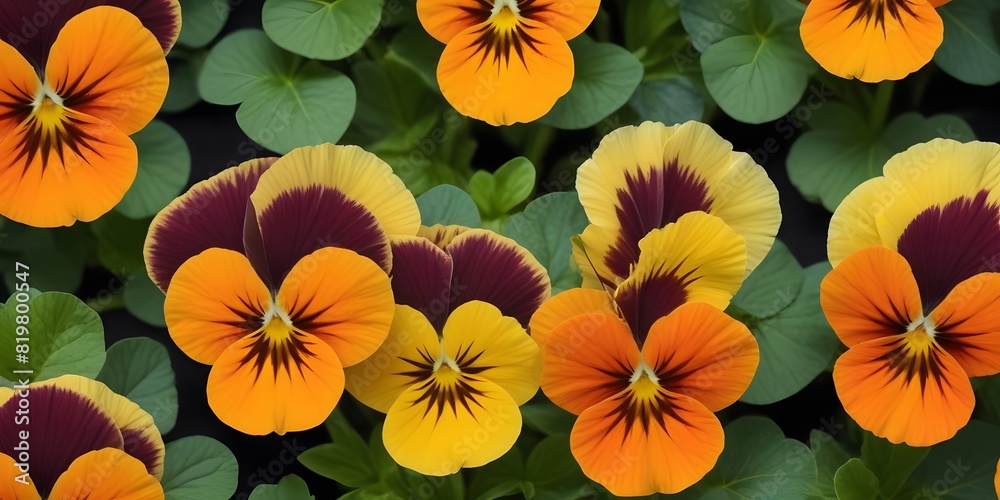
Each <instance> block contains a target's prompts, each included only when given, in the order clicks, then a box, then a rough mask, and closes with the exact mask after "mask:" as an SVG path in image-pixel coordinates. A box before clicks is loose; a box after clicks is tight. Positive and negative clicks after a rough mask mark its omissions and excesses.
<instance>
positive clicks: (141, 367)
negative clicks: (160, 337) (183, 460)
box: [97, 337, 177, 434]
mask: <svg viewBox="0 0 1000 500" xmlns="http://www.w3.org/2000/svg"><path fill="white" fill-rule="evenodd" d="M97 380H99V381H101V382H104V385H107V386H108V387H109V388H110V389H111V390H112V391H115V392H116V393H118V394H121V395H122V396H125V397H126V398H128V399H129V400H130V401H132V402H133V403H135V404H137V405H139V407H141V408H142V409H143V410H146V413H149V414H150V415H151V416H152V417H153V420H154V421H155V422H156V428H157V429H159V431H160V434H166V433H168V432H170V431H171V429H173V428H174V424H176V423H177V386H176V385H175V379H174V369H173V367H171V366H170V356H169V355H168V354H167V349H166V348H164V347H163V345H162V344H160V343H159V342H157V341H155V340H152V339H148V338H145V337H136V338H131V339H125V340H121V341H119V342H116V343H115V344H114V345H112V346H111V347H110V348H109V349H108V353H107V360H106V361H105V362H104V367H103V368H101V372H100V373H99V374H98V375H97Z"/></svg>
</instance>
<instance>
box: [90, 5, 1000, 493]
mask: <svg viewBox="0 0 1000 500" xmlns="http://www.w3.org/2000/svg"><path fill="white" fill-rule="evenodd" d="M230 3H231V4H236V5H237V6H236V7H235V8H234V10H233V12H232V15H231V17H230V20H229V22H228V24H227V26H226V29H225V31H224V33H223V35H222V36H224V34H225V33H228V32H230V31H233V30H235V29H239V28H245V27H260V12H261V5H262V4H263V0H245V1H244V0H230ZM924 72H928V73H932V74H928V75H926V77H925V81H928V82H929V83H927V85H928V87H927V90H926V92H925V93H924V94H923V95H924V96H925V97H924V99H923V100H922V102H919V103H916V104H914V103H913V102H912V100H908V94H909V93H910V92H908V91H909V90H910V89H909V88H908V86H911V85H912V84H911V83H910V82H912V81H915V80H919V78H911V79H910V80H907V81H906V82H903V83H902V84H901V85H899V86H898V87H897V92H896V102H894V108H893V109H894V112H902V111H909V110H916V111H919V112H921V113H923V114H925V115H933V114H937V113H943V112H948V113H953V114H956V115H958V116H960V117H962V118H963V119H965V120H966V121H967V122H968V123H969V124H970V125H972V127H973V129H974V130H975V132H976V134H977V136H978V137H979V139H980V140H986V141H993V142H1000V86H994V87H989V88H982V87H974V86H970V85H965V84H962V83H961V82H958V81H956V80H954V79H952V78H951V77H949V76H947V75H945V74H943V73H941V72H939V71H938V70H936V69H934V68H932V67H931V68H925V70H924ZM806 111H808V110H803V111H802V112H803V116H800V118H807V117H806V116H805V114H807V113H806ZM235 112H236V107H235V106H234V107H222V106H214V105H210V104H206V103H201V104H199V105H198V106H196V107H195V108H193V109H191V110H188V111H186V112H184V113H182V114H179V115H166V116H165V117H164V118H165V120H166V121H167V122H169V123H170V124H171V125H173V126H174V127H175V128H176V129H177V130H178V131H180V133H181V134H182V135H183V136H184V138H185V139H186V140H187V143H188V146H189V147H190V149H191V153H192V157H193V161H194V164H193V171H192V178H191V180H190V183H191V184H193V183H195V182H197V181H200V180H203V179H206V178H208V177H209V176H211V175H212V174H214V173H217V172H219V171H221V170H223V169H225V168H227V167H229V166H232V165H235V164H238V163H240V162H243V161H245V160H248V159H250V158H253V157H259V156H269V155H271V153H269V152H268V151H265V150H264V149H263V148H261V147H259V146H257V145H256V144H254V143H253V141H251V140H250V139H249V138H247V136H246V134H244V133H243V132H242V131H241V130H240V128H239V126H238V125H237V123H236V118H235ZM710 123H711V124H712V125H713V126H714V127H715V128H716V130H717V131H718V132H719V133H720V134H721V135H722V136H723V137H725V138H726V139H728V140H729V141H731V142H732V143H733V144H734V145H735V148H736V149H737V150H740V151H747V152H750V153H751V154H753V155H754V157H755V158H756V159H757V160H758V162H759V163H761V164H762V165H764V167H765V168H766V169H767V171H768V173H769V174H770V176H771V178H772V179H773V180H774V182H775V184H777V186H778V191H779V192H780V193H781V208H782V212H783V217H784V222H783V225H782V227H781V231H780V232H779V235H778V236H779V238H780V239H781V240H782V241H784V242H785V243H786V244H787V245H788V247H789V248H790V249H791V251H792V252H793V253H794V254H795V256H796V257H797V258H798V259H799V261H800V262H801V263H802V264H803V265H809V264H812V263H815V262H819V261H822V260H825V258H826V231H827V225H828V223H829V218H830V214H829V213H828V212H826V210H824V209H823V208H822V207H821V206H819V205H814V204H811V203H809V202H807V201H806V200H805V199H803V198H802V196H801V195H799V193H798V191H797V190H796V189H795V187H794V186H792V185H791V183H790V182H789V180H788V175H787V173H786V171H785V157H786V155H787V153H788V149H789V148H790V147H791V145H792V143H793V142H794V137H791V138H787V137H785V136H786V135H788V134H787V132H785V131H784V130H785V129H783V128H782V129H779V126H778V124H777V122H776V123H770V124H764V125H757V126H752V125H746V124H742V123H738V122H735V121H733V120H731V119H729V118H727V117H725V116H724V115H722V114H719V113H717V114H716V116H715V117H714V118H712V119H711V120H710ZM489 128H490V127H488V126H486V125H482V126H481V127H480V128H479V129H477V136H479V137H483V136H485V135H487V134H490V130H489ZM479 132H482V133H479ZM602 132H604V131H602ZM490 136H491V137H496V136H495V135H490ZM595 137H596V135H595V133H594V132H593V130H591V131H581V132H559V134H558V135H557V139H556V142H555V144H554V146H553V148H552V151H551V156H552V157H553V158H558V157H561V156H563V155H565V154H568V153H570V152H573V151H577V150H580V148H590V147H591V146H592V145H596V143H595V142H594V140H595ZM498 142H499V141H496V140H491V141H485V140H483V141H480V144H479V151H478V153H477V155H476V158H475V160H474V165H475V166H476V167H477V168H485V169H495V168H497V167H499V166H500V165H502V164H503V163H504V162H505V161H506V160H508V159H510V158H512V157H513V156H516V154H514V153H513V152H512V151H511V150H509V149H506V146H503V145H502V144H498ZM767 149H770V150H771V151H768V150H767ZM553 162H554V160H553ZM538 166H539V168H540V169H541V170H542V174H541V176H542V177H543V178H544V176H545V175H546V173H545V172H546V171H547V169H548V168H550V167H551V165H546V164H543V165H538ZM107 280H108V276H106V275H104V274H101V273H97V272H94V273H90V274H88V276H87V279H86V283H85V286H84V290H83V292H84V293H83V295H84V296H86V294H87V292H88V291H90V292H92V293H96V291H97V290H100V289H102V287H104V286H106V284H107V282H108V281H107ZM104 323H105V329H106V335H107V342H108V344H109V345H110V344H111V343H113V342H116V341H118V340H120V339H122V338H126V337H135V336H147V337H151V338H153V339H156V340H158V341H160V342H162V343H163V344H164V345H165V346H167V348H168V350H169V351H170V355H171V359H172V362H173V367H174V370H175V372H176V374H177V387H178V391H179V394H180V415H179V417H178V421H177V422H178V423H177V427H176V428H175V429H174V430H173V431H172V432H170V433H169V434H167V435H166V436H165V440H166V441H168V442H169V441H172V440H175V439H177V438H180V437H183V436H188V435H193V434H201V435H206V436H211V437H213V438H215V439H218V440H219V441H221V442H223V443H225V444H226V445H227V446H229V448H230V449H231V450H232V451H233V453H235V454H236V457H237V458H238V459H239V463H240V482H239V487H238V489H237V494H236V497H235V498H247V496H248V495H249V493H250V491H251V490H252V489H253V486H255V485H256V484H260V483H271V482H276V481H277V480H278V479H279V478H280V477H282V476H284V475H286V474H289V473H295V474H299V475H300V476H302V477H303V478H304V479H306V481H307V482H308V483H309V486H310V488H311V490H312V493H313V494H314V495H316V497H317V498H324V499H325V498H334V497H335V496H336V492H337V489H336V486H335V485H334V483H333V482H332V481H330V480H328V479H325V478H322V477H319V476H316V475H315V474H312V473H310V472H309V471H307V470H306V469H305V468H304V467H302V466H301V465H299V464H298V463H297V462H292V463H283V461H282V459H285V460H284V461H288V460H287V459H288V458H289V457H290V452H291V451H295V450H297V451H298V452H301V451H302V450H303V449H305V448H306V447H311V446H314V445H316V444H320V443H323V442H327V441H328V437H327V435H326V433H325V432H324V431H323V429H322V428H319V429H315V430H313V431H309V432H303V433H295V434H289V435H286V436H275V435H271V436H266V437H256V436H246V435H244V434H241V433H239V432H237V431H234V430H233V429H230V428H229V427H227V426H226V425H224V424H222V423H221V422H220V421H219V420H218V419H217V418H216V417H215V416H214V415H213V414H212V412H211V410H210V409H209V407H208V403H207V400H206V396H205V383H206V380H207V377H208V373H209V368H210V367H208V366H204V365H201V364H199V363H196V362H195V361H193V360H191V359H189V358H188V357H187V356H185V355H184V354H183V353H182V352H181V351H180V350H179V349H177V348H176V346H174V345H173V343H172V342H171V341H170V338H169V336H168V335H167V332H166V330H165V329H158V328H153V327H150V326H148V325H145V324H143V323H141V322H140V321H139V320H137V319H135V318H133V317H132V316H130V315H129V314H128V313H126V312H124V311H117V312H112V313H108V314H105V315H104ZM340 406H341V407H342V408H344V409H345V410H346V411H347V414H348V417H349V418H350V417H354V418H353V419H354V420H358V421H360V420H361V418H360V417H361V416H362V413H361V412H362V410H360V409H359V408H358V405H357V404H356V403H355V402H354V401H350V396H349V395H347V394H346V393H345V395H344V400H343V402H342V403H341V405H340ZM841 411H842V410H841V408H840V405H839V402H838V401H837V397H836V394H835V393H834V389H833V383H832V380H831V378H830V375H829V374H828V373H826V374H823V375H820V376H819V377H818V378H817V379H816V380H815V381H814V382H813V383H812V384H811V385H810V386H808V387H807V388H805V389H804V390H803V391H801V392H800V393H798V394H796V395H795V396H793V397H791V398H789V399H787V400H785V401H782V402H780V403H777V404H773V405H769V406H766V407H754V406H750V405H744V404H737V405H736V406H735V407H733V408H732V409H729V410H727V411H726V414H725V415H723V420H724V421H728V420H731V419H732V418H735V417H736V416H738V415H741V414H762V415H766V416H768V417H770V418H772V419H773V420H775V421H776V422H777V423H778V424H779V425H780V426H781V427H782V428H783V429H784V430H785V433H786V434H787V435H788V436H790V437H794V438H797V439H802V440H806V441H807V440H808V435H809V431H810V430H811V429H814V428H822V427H823V426H824V423H827V422H829V421H830V419H831V417H833V418H835V419H839V420H838V421H841V422H842V421H843V419H842V418H840V417H838V415H839V414H840V412H841ZM359 423H360V422H359ZM359 430H361V432H363V433H366V432H368V429H359ZM284 450H289V451H288V452H284V453H283V451H284ZM205 500H214V499H205Z"/></svg>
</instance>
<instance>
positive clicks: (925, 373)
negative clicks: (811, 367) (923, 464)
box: [833, 328, 975, 446]
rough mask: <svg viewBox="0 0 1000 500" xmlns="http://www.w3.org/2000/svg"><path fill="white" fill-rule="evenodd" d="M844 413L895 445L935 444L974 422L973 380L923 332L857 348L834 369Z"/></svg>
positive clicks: (875, 341)
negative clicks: (970, 380)
mask: <svg viewBox="0 0 1000 500" xmlns="http://www.w3.org/2000/svg"><path fill="white" fill-rule="evenodd" d="M833 382H834V384H835V385H836V388H837V395H838V396H839V397H840V400H841V402H843V403H844V410H846V411H847V413H848V414H849V415H850V416H851V417H852V418H854V420H855V421H857V423H858V425H860V426H861V427H862V428H864V429H867V430H869V431H871V432H873V433H874V434H875V435H876V436H879V437H884V438H886V439H888V440H889V441H892V442H893V443H897V444H898V443H906V444H907V445H909V446H931V445H935V444H937V443H940V442H942V441H945V440H947V439H950V438H951V437H952V436H954V435H955V433H956V432H958V430H959V429H961V428H962V427H964V426H965V424H966V423H968V422H969V417H970V416H971V415H972V408H973V407H974V406H975V396H974V395H973V393H972V384H971V383H969V377H968V375H966V373H965V371H964V370H962V367H961V366H960V365H959V364H958V361H956V360H955V358H953V357H952V356H951V355H950V354H948V352H947V351H945V350H944V349H942V348H941V346H939V345H938V344H937V343H935V342H934V340H933V339H931V338H930V337H929V336H928V335H927V334H926V333H925V332H924V331H923V328H918V329H917V330H914V331H913V332H910V333H907V334H905V335H895V336H891V337H884V338H879V339H875V340H870V341H868V342H864V343H861V344H857V345H855V346H853V347H851V348H850V349H849V350H848V351H847V352H846V353H844V354H843V355H842V356H841V357H840V359H838V360H837V364H836V365H835V366H834V369H833Z"/></svg>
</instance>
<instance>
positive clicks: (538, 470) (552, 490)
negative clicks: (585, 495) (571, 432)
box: [521, 434, 587, 500]
mask: <svg viewBox="0 0 1000 500" xmlns="http://www.w3.org/2000/svg"><path fill="white" fill-rule="evenodd" d="M586 482H587V478H586V477H585V476H584V475H583V471H582V470H580V465H579V464H577V462H576V460H575V459H574V458H573V453H572V452H571V451H570V444H569V436H568V435H565V434H561V435H554V436H549V437H547V438H545V439H543V440H542V441H541V442H539V443H538V444H537V445H536V446H535V448H534V449H533V450H531V455H529V456H528V461H527V463H526V464H525V474H524V482H523V483H522V485H521V490H522V491H523V492H525V495H526V496H527V494H528V492H531V493H533V495H532V496H529V498H536V499H539V500H546V499H550V500H561V499H564V498H572V497H573V496H574V494H577V493H579V491H580V488H581V486H582V485H584V484H586ZM524 483H529V484H530V485H531V487H530V488H526V487H525V486H526V485H525V484H524Z"/></svg>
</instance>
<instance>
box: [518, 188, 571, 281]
mask: <svg viewBox="0 0 1000 500" xmlns="http://www.w3.org/2000/svg"><path fill="white" fill-rule="evenodd" d="M587 224H588V221H587V214H586V213H585V212H584V211H583V205H580V199H579V196H578V195H577V194H576V193H575V192H566V193H551V194H547V195H545V196H542V197H540V198H538V199H536V200H535V201H532V202H531V203H529V204H528V206H527V207H525V209H524V212H521V213H519V214H517V215H515V216H513V217H511V219H510V221H508V222H507V225H506V226H505V227H504V230H503V232H504V234H505V235H506V236H507V237H509V238H511V239H513V240H514V241H516V242H518V243H519V244H520V245H521V246H523V247H524V248H526V249H527V250H528V251H529V252H531V255H533V256H534V257H535V258H536V259H538V261H539V262H540V263H541V264H542V265H543V266H545V269H546V270H547V271H548V273H549V279H550V280H551V281H552V293H553V294H556V293H559V292H561V291H563V290H568V289H570V288H576V287H579V286H580V284H581V283H583V278H582V276H581V274H580V270H579V269H577V268H576V266H575V265H574V263H573V262H572V261H573V243H572V241H571V240H570V239H571V238H572V237H573V236H575V235H577V234H580V233H582V232H583V230H584V229H586V227H587Z"/></svg>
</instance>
